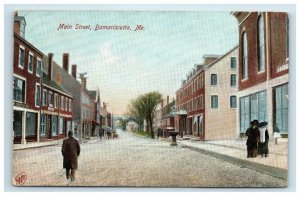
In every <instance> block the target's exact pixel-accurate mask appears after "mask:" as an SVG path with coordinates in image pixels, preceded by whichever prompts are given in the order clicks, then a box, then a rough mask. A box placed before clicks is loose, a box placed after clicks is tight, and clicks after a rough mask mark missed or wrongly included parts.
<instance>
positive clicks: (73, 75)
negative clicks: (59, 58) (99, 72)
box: [72, 64, 77, 79]
mask: <svg viewBox="0 0 300 197" xmlns="http://www.w3.org/2000/svg"><path fill="white" fill-rule="evenodd" d="M76 74H77V65H76V64H73V65H72V77H74V78H75V79H76Z"/></svg>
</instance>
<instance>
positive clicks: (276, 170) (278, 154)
mask: <svg viewBox="0 0 300 197" xmlns="http://www.w3.org/2000/svg"><path fill="white" fill-rule="evenodd" d="M177 142H178V145H179V146H181V147H183V148H189V149H192V150H195V151H198V152H201V153H203V154H209V155H212V156H215V157H217V158H220V159H223V160H226V161H228V162H231V163H234V164H238V165H241V168H243V167H247V168H250V169H253V170H257V171H261V172H263V173H266V174H269V175H272V176H275V177H278V178H283V179H287V169H288V139H287V138H280V139H279V144H278V145H275V144H274V141H270V142H269V156H268V157H267V158H266V157H260V156H258V157H256V158H247V147H246V140H244V139H243V140H241V139H240V140H227V141H195V140H193V139H190V140H181V139H179V140H178V141H177Z"/></svg>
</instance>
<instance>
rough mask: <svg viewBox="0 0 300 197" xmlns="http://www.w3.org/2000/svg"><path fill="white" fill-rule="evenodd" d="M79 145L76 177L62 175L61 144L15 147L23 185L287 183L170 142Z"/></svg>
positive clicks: (127, 139)
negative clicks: (174, 145) (25, 176)
mask: <svg viewBox="0 0 300 197" xmlns="http://www.w3.org/2000/svg"><path fill="white" fill-rule="evenodd" d="M118 134H119V139H111V140H107V139H104V140H92V141H90V142H88V143H83V144H81V154H80V156H79V159H78V170H77V171H76V180H75V181H74V182H71V181H69V180H67V179H66V178H65V169H63V168H62V167H63V157H62V155H61V145H57V146H48V147H40V148H31V149H25V150H17V151H14V154H13V177H16V176H17V175H18V174H20V173H22V172H25V173H26V174H27V180H26V182H25V184H24V185H25V186H153V187H286V186H287V181H284V180H282V179H279V178H275V177H273V176H270V175H266V174H264V173H260V172H257V171H255V170H251V169H248V168H245V167H243V166H239V165H234V164H231V163H228V162H225V161H223V160H220V159H218V158H215V157H211V156H209V155H204V154H201V153H199V152H196V151H192V150H190V149H187V148H183V147H181V146H176V147H171V146H170V143H169V142H165V141H160V140H156V139H149V138H142V137H137V136H134V135H132V134H131V133H127V132H123V131H120V130H119V131H118Z"/></svg>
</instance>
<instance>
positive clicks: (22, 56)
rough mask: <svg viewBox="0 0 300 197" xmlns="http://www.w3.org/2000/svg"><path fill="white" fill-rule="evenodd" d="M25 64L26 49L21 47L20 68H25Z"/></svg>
mask: <svg viewBox="0 0 300 197" xmlns="http://www.w3.org/2000/svg"><path fill="white" fill-rule="evenodd" d="M24 64H25V48H24V47H23V46H20V48H19V68H22V69H23V68H24Z"/></svg>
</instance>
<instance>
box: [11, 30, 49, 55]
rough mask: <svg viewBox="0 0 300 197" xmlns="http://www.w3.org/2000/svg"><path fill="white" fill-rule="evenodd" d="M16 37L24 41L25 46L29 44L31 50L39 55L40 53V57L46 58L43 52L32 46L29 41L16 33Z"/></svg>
mask: <svg viewBox="0 0 300 197" xmlns="http://www.w3.org/2000/svg"><path fill="white" fill-rule="evenodd" d="M14 36H15V37H16V38H18V39H20V40H21V41H23V42H24V43H25V44H27V45H28V46H30V47H31V48H33V49H34V50H35V51H36V52H37V53H39V55H41V56H42V57H43V56H44V53H43V52H42V51H40V50H39V49H38V48H36V47H35V46H34V45H33V44H31V43H30V42H29V41H27V40H26V39H25V38H23V37H22V36H20V35H19V34H17V33H14Z"/></svg>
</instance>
